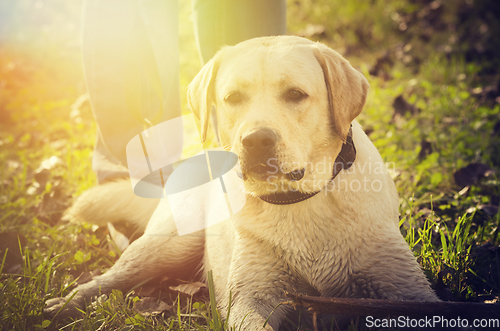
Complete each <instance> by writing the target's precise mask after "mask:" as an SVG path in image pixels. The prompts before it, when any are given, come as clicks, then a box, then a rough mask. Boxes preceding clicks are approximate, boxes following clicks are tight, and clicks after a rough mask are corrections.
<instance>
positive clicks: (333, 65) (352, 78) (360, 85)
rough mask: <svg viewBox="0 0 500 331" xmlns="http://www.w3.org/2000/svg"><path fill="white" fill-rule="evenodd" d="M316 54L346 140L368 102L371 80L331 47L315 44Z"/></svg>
mask: <svg viewBox="0 0 500 331" xmlns="http://www.w3.org/2000/svg"><path fill="white" fill-rule="evenodd" d="M313 53H314V56H315V57H316V59H317V60H318V62H319V64H320V65H321V68H322V69H323V75H324V78H325V83H326V89H327V93H328V103H329V107H330V115H331V118H332V121H333V126H334V128H335V130H336V132H337V134H338V135H339V136H340V138H341V139H342V140H343V141H345V140H346V138H347V134H348V133H349V128H350V124H351V122H352V121H353V120H354V119H355V118H356V116H358V115H359V113H361V110H363V106H364V105H365V101H366V96H367V95H368V89H369V84H368V81H367V80H366V78H365V77H364V76H363V74H361V73H360V72H359V71H357V70H356V69H354V68H353V67H352V66H351V64H350V63H349V62H348V61H347V60H346V59H344V58H343V57H342V56H341V55H340V54H339V53H337V52H335V51H334V50H332V49H331V48H329V47H327V46H325V45H323V44H320V43H317V44H316V45H314V46H313Z"/></svg>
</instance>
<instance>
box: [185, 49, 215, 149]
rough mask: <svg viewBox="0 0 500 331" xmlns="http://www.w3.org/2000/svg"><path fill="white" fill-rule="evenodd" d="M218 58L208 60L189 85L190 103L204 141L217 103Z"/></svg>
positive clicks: (188, 97)
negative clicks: (213, 107)
mask: <svg viewBox="0 0 500 331" xmlns="http://www.w3.org/2000/svg"><path fill="white" fill-rule="evenodd" d="M217 58H218V57H217V56H215V57H214V58H212V59H211V60H210V61H208V62H207V64H205V65H204V66H203V68H201V71H200V72H199V73H198V75H196V77H195V78H194V79H193V81H192V82H191V83H190V84H189V86H188V92H187V99H188V104H189V107H190V108H191V111H192V112H193V114H194V116H195V117H196V119H197V121H198V123H197V124H198V130H199V131H200V134H201V141H202V142H205V139H206V137H207V130H208V123H209V118H210V114H211V112H212V106H213V105H215V78H216V76H217V71H218V68H219V62H218V61H217Z"/></svg>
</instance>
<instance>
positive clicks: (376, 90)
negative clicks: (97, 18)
mask: <svg viewBox="0 0 500 331" xmlns="http://www.w3.org/2000/svg"><path fill="white" fill-rule="evenodd" d="M182 3H183V5H182V6H181V49H182V52H183V53H182V56H181V66H182V68H181V91H182V90H185V87H186V86H187V84H188V83H189V81H190V80H191V79H192V78H193V77H194V75H195V74H196V73H197V71H198V70H199V68H200V64H199V58H198V54H197V53H196V47H195V44H194V39H193V37H192V28H191V23H190V22H189V20H188V16H189V2H182ZM370 3H372V6H371V7H370V6H369V4H370ZM422 3H425V1H424V2H412V4H411V5H409V4H408V2H407V1H403V0H378V1H373V2H368V1H361V0H359V1H349V2H346V1H338V0H318V1H311V0H303V1H290V2H289V10H288V16H289V17H288V19H289V32H290V33H292V34H306V35H307V25H308V24H317V25H321V26H322V27H323V28H324V33H323V34H321V35H308V37H310V38H311V39H313V40H321V41H323V42H325V43H326V44H328V45H329V46H331V47H333V48H334V49H337V50H340V51H341V52H343V53H344V54H345V56H346V57H347V58H348V59H349V60H350V61H351V62H352V63H353V64H354V65H355V66H357V67H358V68H359V69H360V70H361V71H362V72H363V73H364V74H365V76H367V77H368V79H369V82H370V85H371V91H370V95H369V97H368V101H367V105H366V107H365V110H364V112H363V113H362V114H361V115H360V117H359V121H360V123H361V124H362V125H363V126H364V127H365V129H369V130H370V131H371V132H372V133H371V134H370V138H371V140H372V141H373V142H374V144H375V145H376V146H377V148H378V149H379V151H380V153H381V155H382V157H383V159H384V160H385V161H386V162H388V163H389V164H391V165H393V167H391V168H393V170H394V179H395V182H396V186H397V189H398V192H399V194H400V212H401V221H400V227H401V232H402V233H403V235H404V237H405V239H406V241H407V242H408V244H409V246H410V247H411V248H412V250H413V251H414V253H415V256H416V257H417V259H418V261H419V263H420V264H421V266H422V268H423V269H424V271H425V272H426V274H427V276H428V277H429V280H430V281H431V283H432V285H433V286H434V287H435V288H436V291H437V292H438V293H440V294H441V295H443V296H444V297H448V298H452V299H455V300H464V301H479V302H480V301H484V300H495V299H496V298H498V295H499V293H500V265H499V263H498V261H499V260H500V259H499V256H498V255H499V254H500V249H499V243H500V235H499V233H498V232H499V228H500V227H499V225H500V216H499V214H498V213H497V214H496V215H491V213H488V212H487V209H485V206H489V205H497V206H498V199H499V198H498V197H499V196H500V185H499V182H498V179H497V178H496V176H495V175H491V176H489V177H487V178H484V179H481V180H479V181H477V182H476V183H474V184H473V185H471V186H470V188H469V189H468V191H467V192H465V193H464V192H461V194H459V192H460V190H461V189H462V187H459V186H458V185H457V184H456V183H455V181H454V176H453V174H454V172H456V171H457V170H458V169H460V168H462V167H464V166H466V165H468V164H470V163H474V162H475V163H484V164H487V165H488V166H490V167H491V168H492V169H493V170H494V171H496V173H498V169H499V167H500V157H499V155H500V150H499V146H500V138H499V135H498V134H496V135H495V134H494V125H495V123H497V122H498V121H499V120H500V106H499V104H498V103H495V102H494V101H492V100H490V99H487V98H486V99H485V98H484V97H483V96H484V93H483V94H480V95H479V96H478V95H477V91H479V90H480V89H478V88H482V87H485V86H488V85H491V81H490V80H489V77H491V75H488V74H487V73H488V72H491V68H490V67H488V66H487V63H484V64H483V63H482V62H478V61H475V62H470V61H468V60H467V56H466V54H465V53H466V52H465V50H466V49H467V45H466V44H460V43H459V42H458V41H455V40H457V39H460V38H459V37H460V36H458V37H457V36H456V34H457V33H458V32H457V31H459V30H456V31H455V32H454V31H453V29H451V30H450V29H447V28H445V29H438V28H436V29H434V30H433V31H431V32H432V33H430V36H427V35H426V33H427V32H425V31H424V30H425V29H423V28H419V27H420V26H421V24H420V23H421V22H420V23H419V21H418V20H416V21H415V19H413V21H412V19H411V17H423V16H425V15H423V14H419V13H422V8H423V7H424V5H423V4H422ZM446 3H447V4H446V7H444V11H443V12H442V14H441V15H442V16H440V20H441V21H444V22H446V23H447V24H448V27H449V26H454V25H455V26H458V23H457V18H456V15H455V13H456V12H457V11H458V10H459V8H460V5H461V4H463V3H464V2H463V1H459V0H456V1H450V2H446ZM443 6H444V5H443ZM70 13H73V14H72V15H73V16H71V17H73V18H76V17H77V16H76V15H77V13H78V10H76V9H74V8H73V9H72V11H70ZM56 22H57V20H56ZM402 22H405V24H407V27H406V29H405V30H404V31H401V24H402ZM54 24H56V23H54ZM419 24H420V25H419ZM56 25H57V24H56ZM453 35H455V37H453ZM63 37H64V36H59V37H58V38H63ZM76 37H77V33H76V32H74V33H73V34H72V35H67V36H66V37H64V38H67V39H68V40H73V39H74V38H76ZM40 38H45V39H44V40H45V41H46V42H45V43H41V42H37V43H36V44H35V43H33V44H29V45H28V47H20V46H17V44H2V46H0V69H1V70H3V71H2V72H3V76H2V77H1V78H0V84H4V85H1V86H3V88H2V89H0V109H1V110H0V120H1V122H0V164H1V165H2V171H1V172H0V233H2V234H7V235H8V236H9V238H10V239H12V240H9V243H8V244H2V245H3V246H1V248H2V250H1V254H0V258H1V259H2V267H1V270H2V276H1V279H0V302H1V304H0V325H1V329H2V330H10V329H15V330H36V329H47V330H55V329H63V330H98V329H99V330H114V329H120V330H135V329H141V330H165V329H172V330H228V329H230V326H229V325H227V322H225V320H226V319H225V318H222V317H221V316H220V313H219V312H218V311H217V310H216V309H215V304H214V300H215V299H214V297H213V296H210V295H209V296H208V297H206V296H195V297H194V298H191V297H189V296H186V295H177V294H176V293H173V292H171V291H168V286H166V287H165V286H164V287H163V288H161V289H160V291H159V292H158V291H157V292H155V295H157V297H158V299H161V300H166V301H165V302H167V303H168V304H169V305H171V306H172V308H171V309H169V310H167V311H166V312H163V313H161V314H153V315H147V314H146V315H141V314H139V313H138V311H137V309H136V305H137V302H138V301H139V300H140V297H141V296H140V295H139V293H137V292H136V291H131V292H129V293H121V292H119V291H114V292H113V293H111V294H109V295H107V296H104V295H103V296H101V297H100V298H99V300H97V301H96V302H95V303H94V304H93V305H91V306H88V307H87V308H86V311H85V314H83V315H82V317H81V318H78V319H75V320H71V319H68V320H60V321H56V320H54V321H51V320H48V319H46V317H44V316H43V315H42V308H43V305H44V302H45V301H46V300H47V299H49V298H53V297H58V296H61V295H66V294H67V293H69V292H70V290H71V289H72V288H74V285H75V282H77V278H78V277H79V276H80V275H84V276H85V275H88V272H89V271H96V270H99V271H102V272H105V270H106V269H107V268H109V267H110V266H111V265H113V264H114V262H115V261H116V260H117V259H118V257H119V255H120V252H119V250H118V249H116V247H115V245H114V244H113V242H112V240H111V239H110V237H109V234H108V232H107V229H102V228H97V227H95V226H92V225H89V224H73V223H64V222H61V221H60V216H61V213H62V212H63V211H64V209H65V208H67V207H68V206H69V205H70V203H71V200H72V197H74V196H78V195H79V194H81V192H83V191H84V190H85V189H87V188H89V187H92V186H93V185H95V183H96V181H95V176H94V174H93V173H92V170H91V155H92V146H93V142H94V137H95V125H94V123H93V119H92V115H91V112H90V109H89V108H88V105H83V106H82V107H80V109H79V110H78V111H72V110H71V105H72V104H73V103H74V101H75V100H76V99H77V98H78V96H80V95H81V94H83V93H84V92H85V89H84V83H83V78H82V74H81V64H80V54H79V51H78V49H77V48H75V47H73V46H71V47H70V46H61V45H66V44H65V43H61V42H58V41H57V40H56V41H54V40H52V39H51V37H50V36H47V35H45V36H43V37H40ZM64 38H63V39H64ZM25 46H26V45H25ZM444 46H449V47H450V49H451V51H443V49H446V48H445V47H444ZM387 52H388V53H389V55H390V58H391V61H392V63H386V64H385V65H383V66H382V72H383V74H381V75H378V76H372V75H370V73H369V72H370V69H372V67H373V66H374V65H375V63H376V62H377V59H379V58H381V57H383V56H384V54H386V53H387ZM391 61H390V62H391ZM493 62H494V61H493ZM485 68H489V69H488V70H489V71H488V70H486V69H485ZM485 72H487V73H486V74H485ZM496 74H498V72H496ZM399 95H402V96H403V97H404V99H406V100H407V101H408V102H409V103H411V104H414V105H415V106H416V107H417V108H419V111H418V112H417V113H416V114H409V113H408V114H406V115H403V116H402V117H401V118H399V119H397V120H393V113H394V109H393V102H394V100H395V98H396V97H398V96H399ZM182 100H183V104H184V105H185V97H184V96H183V99H182ZM186 109H187V108H186V107H184V110H186ZM424 140H425V141H426V142H427V143H428V145H429V146H431V150H429V153H427V155H423V156H421V157H419V153H420V152H421V149H422V147H421V142H422V141H424ZM51 158H52V159H51ZM44 160H52V161H48V162H45V163H42V162H43V161H44ZM42 165H45V168H46V170H43V167H42ZM18 235H19V240H18V239H17V238H18ZM1 240H3V239H1ZM1 240H0V241H1ZM20 246H21V247H20ZM7 249H8V252H7V253H8V254H6V251H7ZM18 252H19V253H18ZM17 253H18V254H17ZM211 290H212V292H211V293H213V288H212V289H211ZM305 328H306V329H308V327H307V326H306V327H305ZM353 328H354V329H355V328H356V326H353ZM236 329H238V327H237V326H236Z"/></svg>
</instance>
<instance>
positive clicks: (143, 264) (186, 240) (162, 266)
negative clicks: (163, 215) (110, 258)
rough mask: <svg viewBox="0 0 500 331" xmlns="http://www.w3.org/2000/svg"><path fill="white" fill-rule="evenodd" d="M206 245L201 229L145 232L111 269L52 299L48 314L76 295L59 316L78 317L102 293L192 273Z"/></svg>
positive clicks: (48, 304) (47, 306) (52, 313)
mask: <svg viewBox="0 0 500 331" xmlns="http://www.w3.org/2000/svg"><path fill="white" fill-rule="evenodd" d="M203 246H204V236H203V233H200V232H198V233H195V234H191V235H185V236H181V237H180V236H178V235H177V233H176V232H175V231H174V233H171V234H163V235H150V234H144V235H143V236H142V237H141V238H139V239H137V240H136V241H135V242H133V243H132V244H131V245H130V246H129V247H127V249H126V250H125V251H124V252H123V255H122V256H121V257H120V259H119V260H118V261H117V262H116V264H115V265H114V266H113V267H112V268H111V269H109V271H108V272H106V273H105V274H103V275H101V276H97V277H95V278H94V279H93V280H92V281H90V282H88V283H86V284H82V285H79V286H78V287H76V288H75V289H74V290H73V291H72V292H71V293H70V294H68V295H67V296H66V297H64V298H54V299H50V300H48V301H47V303H46V308H45V309H44V313H46V314H48V315H51V316H54V315H55V314H57V313H58V311H59V310H60V309H61V308H62V307H63V306H64V304H65V302H66V301H67V300H69V299H70V298H71V297H72V296H73V295H74V297H73V298H72V299H71V301H70V302H69V303H68V304H67V305H66V307H65V309H64V310H63V311H61V312H60V313H59V314H58V317H67V316H74V315H75V314H77V313H78V311H77V309H76V308H80V309H82V308H84V305H85V304H86V303H89V301H90V300H91V299H92V298H93V297H95V296H97V295H99V294H101V293H102V294H105V293H109V292H111V290H113V289H118V290H121V291H128V290H130V289H131V288H133V287H134V286H136V285H138V284H139V283H141V282H144V281H147V280H148V279H151V278H154V277H157V276H160V275H162V274H167V275H168V274H172V275H178V274H179V273H182V272H186V273H187V274H189V275H191V274H192V273H193V271H194V269H195V268H196V266H197V265H198V264H199V262H200V259H201V258H202V254H203ZM75 293H76V294H75Z"/></svg>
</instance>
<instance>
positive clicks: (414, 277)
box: [46, 37, 438, 330]
mask: <svg viewBox="0 0 500 331" xmlns="http://www.w3.org/2000/svg"><path fill="white" fill-rule="evenodd" d="M291 89H298V90H300V91H301V92H303V93H305V94H307V97H306V98H304V99H301V100H300V101H297V102H295V101H292V102H291V101H290V100H288V99H287V98H286V97H284V95H286V93H288V92H287V91H290V90H291ZM235 91H237V92H238V93H240V94H241V95H242V96H243V98H241V102H237V103H230V102H228V101H226V100H225V99H226V98H227V96H228V95H230V94H231V93H234V92H235ZM367 92H368V83H367V82H366V79H365V78H364V77H363V76H362V75H361V74H360V73H359V72H357V71H356V70H354V69H353V68H352V67H351V66H350V64H349V63H348V62H347V61H346V60H345V59H343V58H342V57H341V56H340V55H339V54H337V53H335V52H334V51H332V50H331V49H329V48H328V47H326V46H324V45H322V44H318V43H313V42H310V41H308V40H306V39H302V38H298V37H269V38H259V39H254V40H250V41H246V42H243V43H241V44H239V45H237V46H235V47H227V48H225V49H223V50H222V51H221V52H219V53H218V54H217V55H216V56H215V58H214V59H212V60H211V61H210V62H209V63H208V64H207V65H206V66H205V67H204V68H203V69H202V71H201V72H200V74H199V75H198V76H197V77H196V78H195V79H194V80H193V82H192V84H191V85H190V88H189V94H188V97H189V101H190V104H191V107H192V108H193V111H194V112H195V114H196V115H197V117H198V118H199V119H200V127H201V128H202V131H203V132H204V133H206V130H207V128H208V113H209V110H210V109H211V107H212V105H215V106H216V109H217V117H218V129H219V136H220V141H221V142H222V144H223V146H224V148H225V149H226V150H230V151H232V152H234V153H236V154H238V155H240V162H241V165H242V168H241V169H242V171H243V172H244V173H245V172H246V171H247V170H248V169H246V168H245V161H246V160H244V159H243V158H242V157H241V155H242V154H243V147H242V143H241V139H242V137H245V135H247V134H249V133H251V132H253V130H255V129H258V128H262V127H266V128H269V129H270V130H273V132H276V134H277V136H278V141H277V153H276V159H277V162H279V163H280V164H281V165H283V172H285V173H286V172H290V171H292V170H297V169H300V168H304V169H305V175H304V178H303V179H301V180H300V181H299V182H295V183H291V182H290V181H289V180H288V179H287V177H286V176H278V178H275V179H269V180H268V181H262V180H258V179H257V178H254V177H253V176H252V173H251V172H248V173H247V175H248V176H247V179H246V180H245V189H246V192H247V201H246V204H245V206H244V207H243V209H242V210H241V211H240V212H238V213H237V214H236V215H234V216H233V217H232V218H230V219H228V220H226V221H224V222H222V223H219V224H217V225H215V226H212V227H210V228H208V229H206V230H204V231H200V232H198V233H194V234H191V235H185V236H181V237H179V236H178V235H177V232H176V228H175V224H174V222H173V219H172V216H171V212H170V207H169V205H168V201H167V200H162V201H161V202H160V204H159V205H158V207H157V208H156V210H155V212H154V214H153V215H152V217H151V220H150V221H149V224H148V226H147V229H146V232H145V234H144V235H143V236H142V237H141V238H139V239H138V240H137V241H135V242H134V243H132V245H131V246H129V247H128V248H127V249H126V250H125V252H124V254H123V255H122V256H121V258H120V259H119V261H118V262H117V263H116V265H115V266H113V267H112V268H111V269H110V270H109V271H108V272H107V273H105V274H104V275H102V276H98V277H96V278H95V279H94V280H93V281H92V282H90V283H87V284H84V285H80V286H79V287H77V288H76V290H78V291H79V292H78V294H77V295H76V296H75V298H74V300H73V302H72V303H71V304H70V306H69V309H67V310H66V311H65V313H70V312H71V309H74V307H76V306H81V305H82V304H83V303H84V300H85V299H89V298H91V297H92V296H94V295H96V294H97V293H98V292H99V287H100V288H101V291H102V292H109V291H110V290H111V289H114V288H118V289H121V290H128V289H130V288H131V287H133V286H134V285H136V284H137V283H139V282H141V281H143V280H144V279H146V278H148V277H153V276H155V275H160V274H162V273H172V272H174V271H179V270H180V269H185V271H186V270H194V269H195V268H196V265H197V263H198V261H199V259H201V258H203V267H204V270H205V271H208V270H212V271H213V275H214V282H215V289H216V295H217V300H218V303H219V306H220V308H221V309H222V316H225V312H226V309H227V306H228V303H229V295H230V293H231V295H232V296H233V298H232V304H233V307H232V308H231V314H230V321H229V324H230V325H236V326H239V325H240V324H241V325H242V330H261V329H262V326H263V325H264V321H265V320H266V318H267V317H268V316H269V315H270V314H271V312H272V311H273V309H275V307H277V306H278V304H279V303H280V302H282V301H284V300H285V299H286V298H285V296H284V292H285V291H290V292H299V293H306V294H310V295H321V296H335V297H370V298H381V299H394V300H401V299H405V300H424V301H436V300H438V299H437V297H436V295H435V294H434V292H433V291H432V290H431V288H430V287H429V283H428V282H427V280H426V278H425V276H424V274H423V273H422V271H421V270H420V268H419V265H418V264H417V262H416V261H415V258H414V257H413V254H412V253H411V251H410V250H409V249H408V246H407V244H406V242H405V241H404V239H403V237H402V236H401V233H400V232H399V227H398V220H399V212H398V206H399V203H398V195H397V192H396V189H395V186H394V183H393V181H392V179H391V177H390V176H389V174H388V173H387V171H386V169H385V166H383V164H384V163H383V161H382V159H381V157H380V155H379V153H378V152H377V150H376V148H375V147H374V145H373V144H372V143H371V142H370V140H369V139H368V137H367V136H366V135H365V133H364V132H363V130H362V128H361V127H360V125H359V124H358V123H356V122H353V119H354V118H355V117H356V116H357V115H358V114H359V112H360V111H361V109H362V107H363V105H364V102H365V99H366V94H367ZM351 122H352V133H353V141H354V145H355V147H356V151H357V154H356V160H355V162H354V164H353V166H352V167H351V169H349V170H343V171H341V172H340V174H339V175H338V176H337V177H336V178H335V179H334V180H333V181H332V182H329V179H330V177H331V172H330V170H328V171H323V172H322V171H319V170H318V169H319V168H318V167H319V165H320V164H321V162H323V161H324V160H326V161H327V162H333V161H334V160H335V158H336V156H337V154H338V153H339V151H340V149H341V147H342V143H343V141H344V140H345V139H346V135H347V132H348V131H349V126H350V124H351ZM356 183H359V184H360V185H361V186H363V183H366V185H369V187H368V189H366V185H365V187H362V188H361V189H357V186H353V185H355V184H356ZM373 183H376V185H375V186H370V185H372V184H373ZM379 184H380V185H379ZM122 185H123V184H121V183H110V184H107V185H103V186H102V187H97V188H95V189H93V191H91V192H94V193H93V194H90V193H89V194H87V195H85V196H83V197H82V198H81V199H80V200H86V201H79V202H77V204H76V206H77V207H73V209H72V211H73V212H74V213H76V214H86V215H87V216H84V218H85V219H86V220H90V221H94V222H96V223H99V222H107V221H109V220H114V219H116V218H117V217H115V216H116V215H120V216H119V217H118V218H122V217H123V218H127V219H136V220H137V219H138V216H139V218H142V217H144V215H148V214H149V213H152V211H153V209H154V203H150V204H144V203H143V201H141V200H140V199H135V198H132V197H130V196H129V197H128V198H126V200H123V196H124V195H130V193H125V192H124V190H123V186H122ZM275 185H291V187H293V188H294V189H299V190H302V191H310V190H315V189H316V188H320V189H322V191H321V192H320V193H319V194H317V195H316V196H314V197H312V198H310V199H308V200H305V201H303V202H300V203H297V204H291V205H284V206H280V205H272V204H269V203H266V202H263V201H262V200H260V199H259V198H258V197H257V196H258V195H262V194H266V192H268V191H269V190H271V189H273V188H274V187H275ZM356 185H357V184H356ZM103 192H105V193H103ZM97 196H101V198H94V197H97ZM84 206H87V207H88V208H89V209H91V210H92V212H88V211H85V208H84ZM185 208H192V207H191V205H190V203H189V201H187V202H186V207H185ZM100 213H101V215H102V216H105V217H104V218H105V219H103V217H99V214H100ZM88 215H90V218H89V216H88ZM140 221H141V220H137V221H136V223H140ZM101 224H102V223H101ZM70 295H71V294H70ZM68 297H69V296H68ZM63 303H64V298H57V299H52V300H49V301H48V303H47V310H46V311H47V312H48V313H54V312H55V311H56V310H57V309H58V308H60V307H61V306H62V304H63ZM294 313H295V312H294V310H293V309H292V308H291V307H290V306H288V305H281V306H279V307H278V308H277V309H276V310H275V311H274V312H273V313H272V315H271V317H270V319H269V323H268V324H267V326H266V327H265V330H278V329H279V328H280V326H281V327H283V325H284V324H283V323H284V320H285V317H286V316H288V315H293V314H294Z"/></svg>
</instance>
